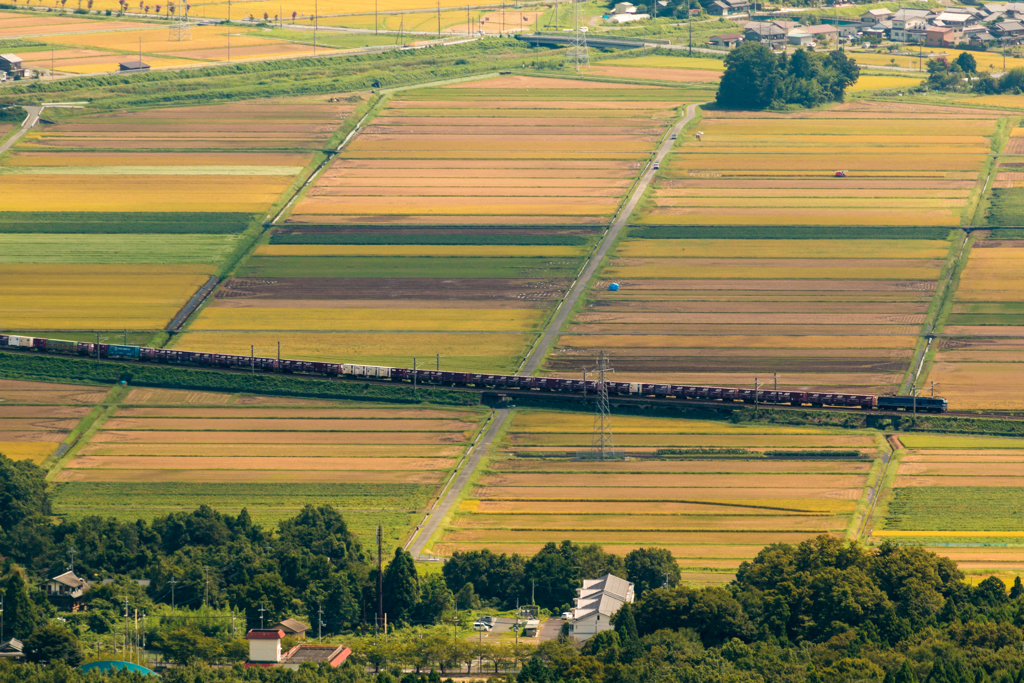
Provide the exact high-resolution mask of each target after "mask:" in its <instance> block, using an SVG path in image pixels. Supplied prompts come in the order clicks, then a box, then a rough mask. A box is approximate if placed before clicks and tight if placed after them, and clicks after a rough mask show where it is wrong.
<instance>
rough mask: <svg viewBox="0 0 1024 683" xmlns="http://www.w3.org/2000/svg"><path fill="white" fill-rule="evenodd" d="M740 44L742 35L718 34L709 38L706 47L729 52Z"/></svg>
mask: <svg viewBox="0 0 1024 683" xmlns="http://www.w3.org/2000/svg"><path fill="white" fill-rule="evenodd" d="M742 42H743V34H742V33H720V34H719V35H717V36H711V39H710V40H709V41H708V45H710V46H711V47H718V48H722V49H725V50H731V49H732V48H734V47H736V46H737V45H739V44H740V43H742Z"/></svg>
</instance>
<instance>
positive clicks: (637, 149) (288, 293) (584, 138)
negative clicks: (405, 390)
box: [175, 76, 681, 373]
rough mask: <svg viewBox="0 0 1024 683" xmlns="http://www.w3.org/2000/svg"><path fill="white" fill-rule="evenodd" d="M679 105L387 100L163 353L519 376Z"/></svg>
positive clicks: (619, 92)
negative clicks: (252, 352) (274, 353)
mask: <svg viewBox="0 0 1024 683" xmlns="http://www.w3.org/2000/svg"><path fill="white" fill-rule="evenodd" d="M680 97H681V94H680V92H679V91H676V90H673V89H671V88H647V87H632V86H631V87H618V86H616V85H615V84H611V87H609V84H605V83H594V82H590V81H582V80H581V81H575V80H566V79H561V78H541V77H532V76H505V77H499V78H490V79H483V80H475V81H467V82H463V83H458V84H455V85H453V86H450V87H444V88H424V89H418V90H409V91H404V92H398V93H395V94H394V95H393V96H392V97H391V99H390V100H389V101H388V102H387V104H386V106H384V107H383V109H382V110H381V111H380V112H379V113H377V114H376V115H375V117H374V118H373V119H372V120H371V121H369V122H368V123H367V124H366V125H364V126H363V127H362V128H361V129H360V131H359V132H358V134H357V135H355V136H354V137H353V138H352V139H351V141H350V142H349V143H348V144H347V145H346V147H345V149H344V150H343V151H342V152H341V153H340V154H338V155H337V156H336V157H335V159H334V160H333V161H332V163H331V165H330V166H329V167H328V168H327V170H326V171H325V172H324V173H323V174H321V175H320V176H319V177H318V179H317V181H316V183H314V184H313V185H312V186H311V187H310V188H309V189H308V190H307V191H306V192H305V193H304V194H303V195H302V197H301V198H300V200H299V201H298V202H297V203H296V205H295V207H294V208H293V209H292V211H291V213H290V214H289V215H288V217H287V219H286V220H285V221H284V223H283V224H282V225H280V226H279V227H277V228H275V229H274V232H273V234H272V236H271V239H270V241H269V243H267V244H263V245H261V246H260V247H259V248H258V249H257V250H256V252H255V254H254V255H253V256H252V257H251V258H249V259H248V261H247V262H246V263H245V264H244V265H243V266H242V267H241V268H240V269H238V271H236V277H235V278H233V279H232V280H230V281H228V282H227V283H225V285H224V287H222V288H221V289H219V290H218V291H217V293H216V295H215V297H214V300H213V303H212V304H211V305H208V306H207V307H206V308H204V310H203V311H202V312H201V314H200V315H199V316H198V317H197V319H196V320H195V321H194V322H192V323H191V325H190V326H189V329H188V331H187V333H186V334H184V335H182V336H181V337H180V338H179V339H177V340H176V341H175V344H176V345H178V346H180V347H181V348H190V349H195V348H203V349H212V348H232V349H239V350H241V351H246V350H247V349H249V348H250V346H255V347H256V348H258V349H269V348H274V349H276V346H277V342H278V341H280V342H281V344H282V353H283V354H284V355H286V356H288V355H291V356H294V357H309V358H318V359H330V360H335V361H338V360H343V361H345V362H360V363H369V364H380V365H392V366H402V367H409V366H411V364H412V362H413V359H416V361H417V362H418V363H420V364H421V367H433V368H437V367H441V368H446V369H458V370H462V371H470V372H503V373H512V372H515V370H516V368H517V367H518V366H519V364H520V361H521V359H522V358H523V356H524V355H525V354H526V353H527V352H528V350H529V349H530V347H531V345H532V344H533V342H534V340H535V338H536V337H537V335H538V333H539V332H540V330H541V329H542V327H543V325H544V324H545V323H546V321H547V320H548V318H549V317H550V315H551V311H552V309H553V307H554V306H555V305H556V302H557V301H558V300H559V299H560V298H561V297H562V296H563V295H564V293H565V291H566V289H567V288H568V286H569V285H570V284H571V283H572V281H573V279H574V278H575V277H576V274H577V273H578V271H579V269H580V267H581V265H582V263H583V260H584V257H585V256H586V254H587V253H588V252H589V251H590V249H591V248H592V246H593V244H594V243H595V242H596V239H597V237H598V236H599V229H600V228H603V226H605V225H606V224H607V223H608V222H609V221H610V220H611V217H612V215H613V214H614V213H615V212H616V211H617V210H618V207H619V204H620V203H621V202H622V201H623V198H624V197H625V195H626V193H627V192H628V190H629V188H630V187H631V186H632V184H633V182H634V180H635V178H636V175H637V174H638V173H639V171H640V169H641V168H643V166H644V164H645V162H646V158H647V156H648V155H649V154H650V152H651V151H652V150H653V149H654V148H655V145H656V144H657V142H658V140H660V139H661V138H662V137H663V136H664V134H665V131H666V130H667V127H668V125H669V124H670V122H671V120H672V119H673V117H675V116H676V115H677V114H678V108H679V106H680V105H681V100H680Z"/></svg>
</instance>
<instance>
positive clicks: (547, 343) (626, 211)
mask: <svg viewBox="0 0 1024 683" xmlns="http://www.w3.org/2000/svg"><path fill="white" fill-rule="evenodd" d="M697 106H698V105H696V104H691V105H690V106H688V107H687V108H686V115H685V116H683V118H682V119H680V120H679V121H678V122H677V123H676V125H674V126H673V127H672V133H674V134H678V133H679V131H681V130H682V129H683V126H685V125H686V124H687V123H689V122H690V121H692V120H693V117H694V115H695V114H696V110H697ZM674 143H675V141H674V140H673V139H672V136H671V135H667V136H665V140H664V142H662V143H661V146H660V147H659V148H658V151H657V152H656V153H655V155H654V161H655V162H658V163H660V162H661V161H662V160H663V159H664V158H665V156H666V155H667V154H668V153H669V151H671V149H672V145H673V144H674ZM654 172H655V171H654V164H653V163H652V164H650V165H649V166H648V167H647V169H646V170H644V173H643V175H642V176H640V182H639V183H637V186H636V188H635V189H634V190H633V194H632V195H631V196H630V198H629V201H628V202H626V205H625V206H624V207H622V210H621V211H620V212H619V215H618V217H617V218H616V219H615V222H613V223H612V225H611V227H610V228H608V231H607V232H606V233H605V234H604V237H603V238H602V239H601V245H600V246H599V247H598V248H597V251H596V252H594V255H593V256H592V257H591V258H590V260H589V261H588V262H587V265H586V267H585V268H584V269H583V272H582V273H581V274H580V276H579V277H578V278H577V279H576V282H574V283H573V285H572V287H571V288H570V289H569V293H568V294H567V295H566V296H565V298H564V299H562V303H561V304H560V305H559V308H558V312H557V313H556V314H555V317H554V318H553V319H552V320H551V322H549V323H548V326H547V327H546V328H544V333H543V334H542V335H541V338H540V341H539V342H538V343H537V345H536V346H534V347H533V349H532V350H531V352H530V354H529V355H528V356H527V358H526V362H525V363H523V367H522V368H520V370H519V374H520V375H532V374H533V372H534V370H536V369H537V366H538V365H540V362H541V361H542V360H543V359H544V355H545V354H546V353H547V352H548V349H549V348H551V345H552V344H554V342H555V339H556V338H557V337H558V335H559V334H560V333H561V331H562V328H563V327H564V326H565V321H566V319H567V318H568V317H569V312H570V311H572V308H573V306H575V305H576V302H577V301H578V300H579V298H580V296H581V295H582V294H583V292H584V291H586V289H587V287H588V286H589V285H590V281H591V280H592V279H593V277H594V274H595V273H597V269H598V268H599V267H600V266H601V262H602V261H603V260H604V257H605V255H606V254H607V253H608V250H609V249H610V248H611V246H612V244H614V243H615V240H616V239H618V237H619V233H621V232H622V228H623V227H624V226H625V225H626V222H627V221H629V217H630V215H632V213H633V210H634V209H635V208H636V205H637V202H639V201H640V198H641V197H643V195H644V192H645V191H646V190H647V186H648V185H650V184H651V180H653V179H654Z"/></svg>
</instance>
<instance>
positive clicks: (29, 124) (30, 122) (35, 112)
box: [0, 107, 43, 154]
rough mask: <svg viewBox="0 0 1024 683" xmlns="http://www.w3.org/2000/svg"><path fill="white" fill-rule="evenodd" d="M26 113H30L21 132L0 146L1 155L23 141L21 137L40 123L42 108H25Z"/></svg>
mask: <svg viewBox="0 0 1024 683" xmlns="http://www.w3.org/2000/svg"><path fill="white" fill-rule="evenodd" d="M25 111H27V112H28V116H26V117H25V120H24V121H22V122H21V130H19V131H18V132H17V133H15V134H14V135H12V136H11V139H10V140H8V141H7V142H5V143H4V144H2V145H0V154H3V153H4V152H6V151H7V150H9V149H10V148H11V147H14V145H15V143H16V142H18V140H20V139H21V137H22V136H23V135H24V134H25V133H27V132H29V131H30V130H32V128H33V127H34V126H35V125H36V124H37V123H39V115H40V114H42V113H43V108H42V107H25Z"/></svg>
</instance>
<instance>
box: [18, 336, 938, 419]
mask: <svg viewBox="0 0 1024 683" xmlns="http://www.w3.org/2000/svg"><path fill="white" fill-rule="evenodd" d="M0 347H2V348H6V349H21V350H25V351H33V350H35V351H40V352H43V353H61V354H67V355H78V356H85V357H89V358H98V359H101V358H107V359H112V360H130V361H140V362H145V363H165V364H171V365H193V366H200V367H211V368H229V369H230V368H234V369H242V370H251V371H253V372H255V371H256V370H259V371H260V372H284V373H302V374H308V375H320V376H324V377H349V378H359V379H374V380H389V381H392V382H412V383H416V384H428V385H439V386H450V387H477V388H494V389H519V390H535V391H554V392H563V393H571V394H590V395H594V394H596V392H597V389H598V384H597V382H596V381H593V380H581V379H561V378H556V377H520V376H517V375H485V374H477V373H472V372H450V371H447V370H445V371H438V370H410V369H408V368H390V367H382V366H377V365H355V364H351V363H323V362H319V361H305V360H291V359H285V358H282V359H276V358H264V357H261V356H233V355H230V354H223V353H203V352H199V351H179V350H176V349H153V348H149V347H146V346H129V345H126V344H94V343H92V342H75V341H66V340H63V339H46V338H43V337H22V336H17V335H5V334H0ZM606 388H607V390H608V394H609V395H610V396H636V397H649V396H653V397H659V398H679V399H703V400H708V401H724V402H727V403H728V402H743V403H764V404H788V405H791V406H813V407H823V406H842V407H848V408H865V409H879V410H906V411H911V410H914V411H917V412H929V413H944V412H946V410H947V409H948V406H947V403H946V399H944V398H938V397H935V398H931V397H924V396H918V397H917V398H914V397H913V396H874V395H871V394H840V393H822V392H814V391H771V390H767V389H758V390H757V391H756V392H755V390H754V389H730V388H726V387H705V386H692V385H684V384H646V383H639V382H606Z"/></svg>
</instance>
